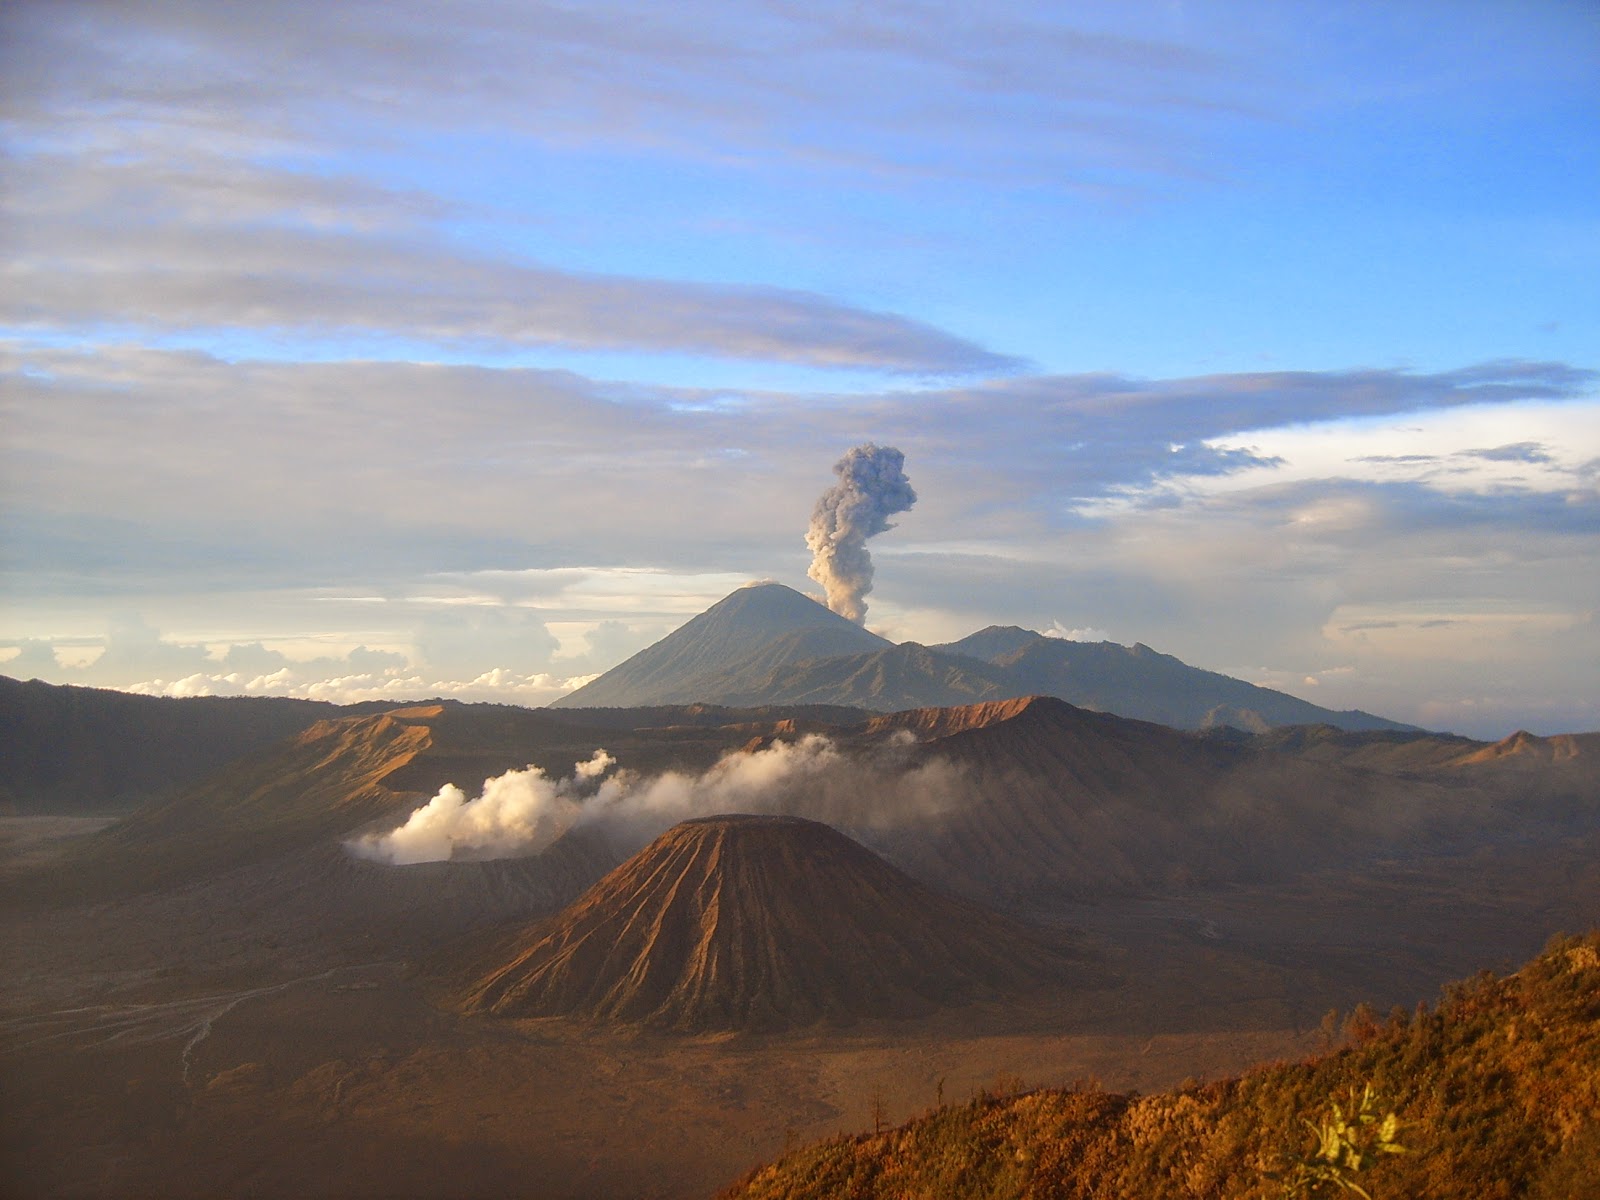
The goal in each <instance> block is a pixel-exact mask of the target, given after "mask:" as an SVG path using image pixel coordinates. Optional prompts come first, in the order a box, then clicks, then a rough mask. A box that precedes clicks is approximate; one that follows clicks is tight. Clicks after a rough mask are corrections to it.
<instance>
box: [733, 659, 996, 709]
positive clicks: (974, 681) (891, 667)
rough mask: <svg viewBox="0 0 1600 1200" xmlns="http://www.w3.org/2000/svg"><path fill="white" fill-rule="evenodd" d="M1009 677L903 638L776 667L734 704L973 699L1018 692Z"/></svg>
mask: <svg viewBox="0 0 1600 1200" xmlns="http://www.w3.org/2000/svg"><path fill="white" fill-rule="evenodd" d="M1018 694H1019V693H1018V692H1017V691H1016V688H1015V686H1014V685H1013V683H1012V682H1011V681H1010V680H1009V679H1008V678H1007V677H1006V676H1005V675H1004V674H1002V673H1000V672H996V671H994V670H992V669H990V668H988V667H986V666H985V665H984V664H983V663H980V662H976V661H975V660H973V659H964V658H956V657H952V656H950V655H944V654H939V653H937V652H936V651H933V650H930V649H928V648H927V647H926V646H919V645H918V644H917V643H915V642H905V643H903V644H901V645H898V646H889V647H887V648H885V649H882V650H878V651H875V652H873V653H870V654H852V655H849V656H847V657H838V658H822V659H816V660H813V661H811V662H803V663H791V664H785V665H783V666H781V667H779V668H778V669H777V670H774V671H772V672H771V673H770V674H768V675H767V676H766V678H764V679H763V680H762V681H761V683H760V685H759V686H757V687H755V688H753V689H752V690H750V691H748V692H741V693H737V694H735V695H734V696H732V697H730V699H731V700H732V701H733V702H734V703H737V704H844V705H850V706H853V707H856V708H865V709H871V710H874V711H877V712H896V711H898V710H901V709H907V708H926V707H934V706H948V705H956V704H973V703H978V702H981V701H985V700H997V699H1003V698H1006V697H1010V696H1015V695H1018Z"/></svg>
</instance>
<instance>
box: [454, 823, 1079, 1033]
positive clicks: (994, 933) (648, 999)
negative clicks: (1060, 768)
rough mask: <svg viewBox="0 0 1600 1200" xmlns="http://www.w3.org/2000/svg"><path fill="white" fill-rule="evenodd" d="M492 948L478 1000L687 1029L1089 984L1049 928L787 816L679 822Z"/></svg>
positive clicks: (849, 1015) (521, 1011)
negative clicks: (964, 896) (934, 887)
mask: <svg viewBox="0 0 1600 1200" xmlns="http://www.w3.org/2000/svg"><path fill="white" fill-rule="evenodd" d="M486 957H488V958H490V959H491V960H492V961H491V964H490V965H488V966H487V967H483V968H480V973H478V974H477V975H476V977H475V978H473V979H472V981H471V982H470V983H469V984H468V985H467V987H466V988H465V989H464V995H463V1004H464V1007H466V1008H467V1009H469V1010H472V1011H484V1012H491V1013H495V1014H498V1015H501V1016H579V1017H585V1018H589V1019H594V1020H605V1021H617V1022H624V1023H634V1022H638V1023H644V1024H649V1025H654V1026H663V1027H668V1028H672V1029H677V1030H682V1031H687V1032H703V1031H711V1030H772V1029H783V1028H787V1027H790V1026H802V1025H809V1024H812V1023H814V1022H816V1021H819V1020H831V1021H834V1022H838V1021H849V1020H853V1019H855V1018H860V1017H902V1016H911V1015H916V1014H920V1013H925V1012H927V1011H929V1010H930V1009H932V1008H933V1007H935V1006H937V1005H943V1004H951V1003H959V1002H962V1001H967V1000H973V999H978V998H983V997H989V996H994V995H997V994H1005V993H1011V992H1018V991H1023V990H1027V989H1030V988H1036V987H1039V986H1041V985H1044V984H1048V983H1057V984H1059V983H1062V982H1066V981H1068V980H1071V979H1073V978H1074V977H1076V978H1078V979H1079V980H1080V981H1083V980H1086V979H1087V978H1088V973H1087V972H1086V971H1085V970H1084V968H1083V966H1082V963H1081V961H1080V958H1081V956H1079V955H1077V954H1075V953H1070V952H1068V951H1066V950H1065V948H1064V947H1063V946H1062V945H1061V944H1059V941H1056V942H1052V941H1051V940H1050V939H1049V938H1048V937H1047V935H1045V934H1044V933H1043V932H1040V931H1035V930H1033V929H1032V928H1029V927H1026V926H1023V925H1021V924H1019V923H1017V922H1014V921H1012V920H1011V919H1009V918H1006V917H1002V916H1000V915H999V914H997V913H993V912H990V911H988V910H986V909H983V908H979V907H977V906H976V905H972V904H968V903H964V902H962V901H958V900H953V899H950V898H948V897H946V896H943V895H941V894H939V893H937V892H933V891H931V890H929V889H928V888H926V887H924V886H923V885H922V884H920V883H917V882H916V881H915V880H913V879H911V878H909V877H907V876H906V875H904V874H902V873H901V872H900V871H898V870H896V869H895V868H894V867H891V866H890V865H889V864H888V863H886V862H884V861H883V860H882V859H881V858H879V857H878V856H877V855H875V854H873V853H872V852H871V851H869V850H867V849H866V848H865V847H863V846H860V845H858V844H857V843H855V842H853V841H851V840H850V839H849V838H847V837H845V836H844V835H843V834H841V833H839V832H838V831H837V830H834V829H832V828H830V827H829V826H827V825H822V824H819V823H817V822H814V821H807V820H802V819H800V818H797V817H774V816H719V817H709V818H703V819H700V820H692V821H685V822H683V823H682V824H679V825H676V826H674V827H673V828H672V829H669V830H668V831H667V832H666V833H664V834H662V835H661V836H660V837H659V838H657V839H656V840H655V841H654V842H652V843H651V844H650V845H649V846H647V847H645V849H644V850H642V851H640V852H639V853H638V854H637V855H635V856H634V857H633V858H631V859H630V860H628V862H626V863H624V864H623V865H622V866H620V867H618V868H617V869H616V870H615V871H613V872H611V873H610V874H609V875H607V876H606V877H605V878H604V879H603V880H601V881H600V882H599V883H598V884H596V885H595V886H594V887H593V888H592V889H590V891H589V892H588V893H586V894H585V895H584V896H583V897H581V898H580V899H579V900H577V901H576V902H575V903H574V904H572V905H571V906H570V907H569V908H567V909H566V910H565V911H563V912H562V913H561V914H560V915H559V916H558V917H557V918H555V920H554V921H552V922H550V923H549V924H547V925H542V926H534V927H532V928H530V929H528V930H526V931H525V932H521V933H518V934H517V935H515V936H513V937H512V938H511V939H509V940H508V941H507V942H505V943H503V944H501V945H499V946H497V947H496V948H495V950H494V951H493V952H492V954H490V955H487V956H486Z"/></svg>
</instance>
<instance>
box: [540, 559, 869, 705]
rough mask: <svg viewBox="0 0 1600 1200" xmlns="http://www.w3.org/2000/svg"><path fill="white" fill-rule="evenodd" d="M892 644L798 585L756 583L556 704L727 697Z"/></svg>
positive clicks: (688, 701)
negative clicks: (821, 662)
mask: <svg viewBox="0 0 1600 1200" xmlns="http://www.w3.org/2000/svg"><path fill="white" fill-rule="evenodd" d="M890 644H891V643H889V642H887V641H885V640H884V639H883V638H881V637H879V636H878V635H877V634H875V633H869V632H868V631H867V630H865V629H863V628H862V627H861V626H859V625H856V624H853V623H851V622H850V621H847V620H845V619H844V618H843V617H841V616H838V615H837V614H835V613H833V612H830V611H829V610H828V609H827V608H825V607H824V606H823V605H821V604H818V603H817V602H816V601H815V600H812V599H810V598H809V597H806V596H803V595H801V594H800V593H799V592H797V591H795V590H794V589H793V588H788V587H784V586H783V585H782V584H781V583H764V584H754V585H752V586H750V587H744V588H740V589H739V590H738V591H736V592H734V593H732V594H731V595H729V596H726V597H724V598H723V599H722V600H719V601H718V602H717V603H716V604H713V605H712V606H711V607H710V608H708V609H706V611H705V612H703V613H701V614H700V615H699V616H698V617H695V618H694V619H693V620H692V621H690V622H688V623H687V624H686V625H684V626H682V627H681V628H679V629H677V630H675V631H674V632H672V633H670V634H668V635H667V636H666V637H664V638H662V639H661V640H660V641H659V642H657V643H655V645H653V646H648V647H646V648H645V649H643V650H641V651H639V653H637V654H635V655H634V656H633V657H632V658H630V659H628V660H627V661H626V662H623V663H621V664H619V665H618V666H615V667H613V668H611V670H609V671H607V672H606V673H605V674H604V675H602V676H600V678H598V679H596V680H593V681H592V682H590V683H588V684H585V685H584V686H583V687H581V688H579V689H578V690H577V691H575V692H572V693H570V694H569V695H566V696H563V697H562V698H561V699H559V700H557V701H555V702H554V703H553V704H552V705H551V707H552V708H606V707H616V708H636V707H639V706H642V705H656V704H691V703H694V702H696V701H712V702H717V703H723V702H725V701H726V700H727V698H728V697H730V696H734V695H737V694H740V693H743V692H748V691H751V690H752V689H754V688H756V687H758V686H759V685H760V683H761V681H762V680H763V679H765V678H766V677H767V676H768V675H770V674H771V673H772V672H773V671H774V670H775V669H777V668H779V667H781V666H784V665H787V664H792V663H799V662H805V661H808V660H810V659H815V658H828V657H832V656H835V655H841V654H843V655H849V654H860V653H864V652H868V653H870V652H873V651H877V650H882V649H886V648H887V647H888V646H889V645H890ZM766 702H767V701H765V700H759V699H758V700H756V701H755V703H757V704H763V703H766ZM825 702H826V703H836V701H833V700H831V699H829V700H826V701H825Z"/></svg>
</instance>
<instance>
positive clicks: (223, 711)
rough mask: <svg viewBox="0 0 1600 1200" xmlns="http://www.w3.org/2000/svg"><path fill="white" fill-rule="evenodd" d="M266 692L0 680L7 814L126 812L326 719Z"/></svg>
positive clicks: (1, 798)
mask: <svg viewBox="0 0 1600 1200" xmlns="http://www.w3.org/2000/svg"><path fill="white" fill-rule="evenodd" d="M350 711H355V710H341V709H340V708H339V707H338V706H337V705H333V704H325V703H322V702H319V701H314V700H290V699H284V698H280V697H267V696H197V697H187V698H184V699H172V698H169V697H165V696H131V695H128V694H127V693H126V692H114V691H109V690H106V689H102V688H86V687H72V686H69V685H58V684H49V683H42V682H40V681H39V680H37V679H35V680H31V681H29V682H27V683H22V682H20V681H18V680H15V679H8V678H5V677H3V676H0V812H3V813H15V814H17V815H22V816H32V815H38V814H45V813H51V814H62V813H112V812H118V811H127V810H128V809H132V808H135V807H137V806H138V805H140V804H142V803H145V802H146V801H148V800H152V799H155V798H157V797H161V796H168V795H171V794H173V793H174V792H178V791H181V790H182V789H183V788H185V787H187V786H189V785H191V784H193V783H196V782H197V781H199V780H200V779H201V778H203V777H204V776H206V775H208V774H210V773H211V772H212V771H215V770H217V769H218V768H219V767H221V766H223V765H224V764H225V763H228V762H230V761H232V760H233V759H236V758H238V757H239V756H240V755H243V754H246V753H249V752H250V751H252V750H259V749H260V748H262V747H263V746H268V745H271V744H272V743H273V742H276V741H279V740H281V739H282V738H286V737H289V736H290V735H292V734H295V733H299V732H300V731H301V730H303V729H305V728H306V727H307V726H308V725H311V724H314V723H315V722H317V721H320V720H323V719H325V718H327V717H331V716H338V715H342V713H345V712H350Z"/></svg>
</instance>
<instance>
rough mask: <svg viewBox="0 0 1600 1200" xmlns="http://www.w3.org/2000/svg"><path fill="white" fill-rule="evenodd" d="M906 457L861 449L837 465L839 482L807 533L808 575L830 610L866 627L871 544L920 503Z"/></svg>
mask: <svg viewBox="0 0 1600 1200" xmlns="http://www.w3.org/2000/svg"><path fill="white" fill-rule="evenodd" d="M905 463H906V456H905V455H904V454H902V453H901V452H900V451H898V450H896V449H895V448H894V447H893V446H876V445H874V444H873V443H871V442H868V443H866V444H865V445H861V446H857V447H856V448H855V449H853V450H851V451H850V452H849V453H848V454H846V455H845V456H844V457H843V458H841V459H840V460H839V461H838V462H837V463H835V464H834V467H833V470H834V474H836V475H838V476H839V482H838V483H836V484H834V485H833V486H832V487H831V488H829V489H828V490H827V491H825V492H823V493H822V496H821V497H820V498H819V499H818V500H817V506H816V508H815V509H814V510H813V511H812V513H811V528H810V529H808V530H806V546H807V547H808V548H809V549H810V551H811V556H812V557H811V569H810V570H809V571H808V572H807V574H809V575H810V576H811V578H812V579H815V580H816V581H817V582H818V583H820V584H821V585H822V587H823V590H824V591H825V592H827V594H828V607H829V608H831V609H832V610H833V611H834V612H836V613H838V614H839V615H840V616H841V617H844V618H846V619H848V620H851V621H854V622H855V623H856V624H857V625H860V624H862V623H864V622H865V621H866V618H867V605H866V595H867V593H868V592H870V591H871V590H872V555H870V554H868V553H867V539H868V538H870V537H875V536H876V535H878V534H880V533H882V532H883V531H884V530H886V529H892V528H894V526H893V525H891V524H890V523H889V518H890V517H891V516H893V515H894V514H895V513H899V512H905V511H906V510H907V509H908V508H910V507H911V506H912V505H913V504H915V503H916V502H917V494H916V492H914V491H912V490H911V481H910V480H909V479H907V478H906V473H905Z"/></svg>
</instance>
